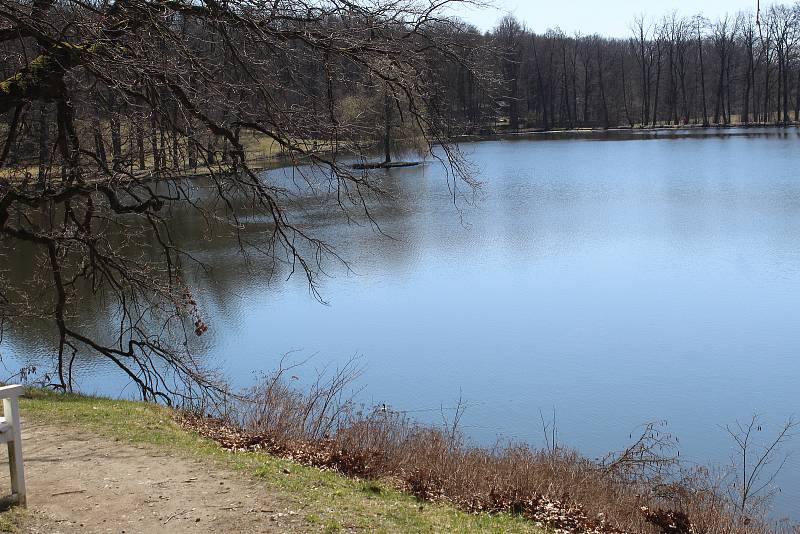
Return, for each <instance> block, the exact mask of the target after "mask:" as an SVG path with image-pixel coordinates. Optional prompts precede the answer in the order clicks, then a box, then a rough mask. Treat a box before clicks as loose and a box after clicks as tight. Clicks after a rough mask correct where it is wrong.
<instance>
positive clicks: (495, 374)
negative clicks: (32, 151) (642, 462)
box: [88, 130, 800, 518]
mask: <svg viewBox="0 0 800 534" xmlns="http://www.w3.org/2000/svg"><path fill="white" fill-rule="evenodd" d="M608 137H609V138H610V140H604V141H601V140H600V139H597V138H596V136H595V137H588V136H587V137H586V138H583V139H581V140H578V141H564V140H552V139H545V138H542V139H537V140H536V141H534V142H531V141H527V140H517V141H497V142H484V143H478V144H473V145H469V146H468V147H466V149H467V151H468V153H469V154H470V157H471V159H472V160H473V161H474V162H475V163H476V164H477V165H478V166H479V167H480V168H481V169H482V174H481V176H482V180H483V182H484V186H483V188H482V191H481V192H480V194H479V195H478V196H477V198H476V201H475V204H474V205H469V204H464V203H460V206H461V207H462V208H463V212H462V213H461V214H459V213H458V211H457V210H456V209H455V208H454V207H453V204H452V196H451V194H450V192H449V191H448V189H447V184H446V181H445V178H444V174H443V172H442V170H441V168H440V167H438V166H437V165H435V164H430V165H427V166H426V167H425V168H423V169H406V170H396V171H391V172H390V173H389V174H388V176H387V178H386V183H387V184H389V186H391V187H392V188H393V189H396V190H397V192H398V194H399V195H400V197H401V198H402V202H401V204H402V207H403V209H399V210H389V211H386V212H381V211H378V212H377V213H378V217H379V220H380V223H381V226H382V228H383V230H384V231H386V232H387V233H388V234H390V235H391V236H393V237H394V238H395V239H394V240H389V239H386V238H382V237H381V236H379V235H378V234H377V233H376V232H374V231H373V230H371V229H370V228H369V227H368V226H364V227H358V226H353V225H350V226H346V225H344V224H343V223H341V222H338V221H326V222H325V224H324V225H322V224H320V223H315V222H314V221H312V220H308V221H306V223H307V224H308V225H310V226H311V227H313V228H314V229H315V231H317V232H318V233H317V235H320V236H321V237H323V238H326V239H329V240H330V241H332V242H334V243H335V244H336V245H337V246H338V248H339V252H341V253H342V254H343V255H344V256H345V257H346V258H347V259H349V260H350V261H351V263H352V267H353V269H354V271H355V272H356V274H350V275H347V274H346V273H344V272H343V270H342V269H337V268H332V271H333V272H334V276H333V277H332V278H327V279H322V280H321V291H322V295H323V297H324V298H325V299H326V300H327V301H328V302H329V306H324V305H321V304H319V303H318V302H316V301H315V300H314V299H313V298H312V297H311V296H310V294H309V292H308V290H307V287H306V286H305V285H304V283H303V280H302V279H301V278H300V277H296V278H293V279H292V280H290V281H289V282H288V283H283V282H282V281H280V280H277V281H276V282H275V283H273V284H270V285H269V286H267V285H265V284H262V282H260V281H259V280H260V279H258V278H256V277H253V276H251V275H250V274H249V273H247V272H246V270H244V269H231V268H227V269H226V268H224V267H223V266H226V263H225V262H226V261H229V258H227V257H226V253H225V252H224V251H216V258H215V259H212V262H217V263H218V264H219V265H218V267H217V269H218V271H219V273H220V274H218V275H217V276H219V277H221V278H223V279H224V282H222V283H221V285H222V286H224V291H220V290H219V289H218V290H217V291H209V292H208V294H206V295H203V296H201V298H202V299H203V305H204V308H205V310H206V315H208V316H210V318H211V324H212V329H213V330H212V332H213V334H212V335H211V336H210V337H209V340H208V343H210V345H211V347H210V349H209V354H213V357H214V358H215V360H217V361H219V362H220V363H221V365H222V366H223V368H224V369H225V370H226V371H227V372H228V373H229V374H230V375H231V376H232V377H234V379H235V380H236V381H237V382H239V383H242V384H245V383H248V382H249V381H250V379H251V377H252V372H253V371H256V370H263V369H269V368H271V367H272V366H274V364H275V362H276V361H277V357H278V356H279V355H280V354H282V353H284V352H287V351H290V350H292V349H298V350H300V351H301V352H300V355H301V357H302V356H307V355H310V354H314V353H319V355H318V356H317V358H316V361H317V363H318V364H320V365H322V364H323V363H326V362H329V361H339V360H344V359H346V358H348V357H349V356H351V355H353V354H362V355H364V361H365V362H366V364H367V366H368V369H367V372H366V375H365V376H364V378H363V383H364V384H365V385H366V389H365V392H364V394H363V399H364V400H365V401H367V402H375V403H383V402H386V403H387V404H389V405H391V406H393V407H396V408H397V409H403V410H429V409H437V408H438V407H440V406H441V405H445V406H448V405H451V404H452V403H453V402H454V401H455V400H456V399H457V398H458V396H459V393H461V395H463V397H464V398H465V399H466V400H467V401H469V402H470V403H471V408H470V409H469V411H468V412H467V416H466V418H465V421H466V425H467V431H468V432H469V434H470V435H471V437H472V438H473V439H474V440H476V441H478V442H490V441H492V440H493V439H494V438H495V437H496V436H497V435H498V434H500V435H502V436H504V437H509V438H514V439H521V440H526V441H531V442H533V443H534V444H538V443H539V442H540V441H541V440H542V435H541V429H540V422H539V410H540V409H541V410H544V411H545V412H551V411H552V410H553V409H555V411H556V414H557V418H558V426H559V433H560V438H561V440H562V442H564V443H566V444H570V445H575V446H577V447H578V448H580V449H581V450H582V451H584V452H585V453H587V454H589V455H600V454H603V453H604V452H606V451H608V450H610V449H614V448H619V447H621V446H623V445H624V444H625V442H626V441H627V438H628V434H629V433H630V432H631V431H632V430H634V429H635V427H636V426H637V425H638V424H640V423H643V422H645V421H649V420H655V419H666V420H668V421H669V422H670V428H671V430H672V432H673V433H675V434H677V435H678V436H679V437H680V439H681V449H682V455H683V456H685V457H686V458H687V459H689V460H690V461H702V462H706V461H709V460H711V461H716V462H725V461H727V458H728V455H729V453H731V452H733V451H732V449H731V446H730V443H729V440H728V439H727V438H726V437H725V435H724V432H723V431H722V430H720V428H719V426H718V425H720V424H724V423H729V422H732V421H733V420H735V419H737V418H747V417H749V415H751V414H752V413H753V412H754V411H757V412H759V413H763V414H765V415H766V416H767V417H768V418H769V419H770V420H771V421H772V422H777V421H778V420H781V419H783V418H785V417H788V416H790V415H792V414H796V415H800V396H799V395H798V394H797V391H796V385H797V382H796V381H797V376H798V374H799V373H800V361H799V360H798V358H797V355H798V351H799V349H800V329H798V328H797V320H798V317H800V313H798V312H800V304H798V302H800V300H798V297H800V182H798V180H797V171H796V168H797V163H798V157H797V150H798V143H797V142H798V138H797V135H796V133H795V131H794V130H789V133H788V134H785V133H784V132H782V131H778V130H767V131H759V132H754V131H747V132H743V133H742V134H741V135H740V134H737V135H716V134H714V135H707V134H703V135H700V134H697V133H691V134H688V135H677V136H676V135H672V134H659V135H657V136H650V135H641V134H639V135H637V134H634V135H628V134H610V135H609V136H608ZM637 137H643V138H650V139H637V140H636V141H632V140H630V139H631V138H637ZM652 137H656V139H652ZM275 172H281V171H275ZM213 257H214V255H212V258H213ZM307 372H310V371H307ZM100 376H102V377H103V378H98V379H96V381H93V382H91V383H90V384H88V385H89V389H90V390H92V389H95V388H96V389H98V390H105V391H108V390H109V386H108V384H106V383H105V382H104V381H105V380H106V379H107V378H108V379H109V380H113V379H112V378H111V377H110V376H109V375H106V374H103V375H100ZM113 383H115V382H110V384H113ZM419 417H421V418H423V419H425V418H428V420H431V421H439V420H440V414H439V413H438V412H437V411H435V410H434V411H433V412H424V411H423V412H420V414H419ZM798 444H800V443H798V442H795V445H798ZM798 450H800V448H798ZM799 462H800V460H798V457H795V458H794V459H792V460H790V463H789V464H787V467H786V468H785V471H784V473H783V475H782V477H781V481H780V482H781V483H782V484H783V486H784V490H785V491H784V492H783V493H782V494H781V496H780V497H779V499H780V507H781V510H782V511H783V512H787V513H793V515H794V516H795V517H799V518H800V509H798V508H797V507H798V506H800V505H798V504H797V503H798V502H800V473H798V471H800V463H799Z"/></svg>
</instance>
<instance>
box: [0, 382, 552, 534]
mask: <svg viewBox="0 0 800 534" xmlns="http://www.w3.org/2000/svg"><path fill="white" fill-rule="evenodd" d="M21 410H22V414H23V417H24V419H25V420H26V421H30V422H35V423H39V424H42V423H43V424H49V425H53V426H69V427H70V428H74V427H78V428H81V429H85V430H88V431H90V432H92V433H95V434H97V435H101V436H105V437H108V438H110V440H112V441H113V440H121V441H125V442H130V443H135V444H148V445H152V446H155V447H159V448H164V449H166V450H169V451H170V452H172V453H180V454H185V455H187V456H190V457H194V458H200V459H202V460H204V461H207V462H208V463H209V466H210V468H211V469H220V470H224V469H230V470H237V471H239V472H241V473H243V474H245V475H247V476H250V477H253V478H254V479H257V480H259V481H260V482H261V483H263V484H264V485H265V487H266V488H267V489H268V490H269V491H272V492H274V493H276V494H277V495H278V496H279V497H280V498H282V499H286V500H287V501H288V502H293V503H295V504H297V505H298V507H302V509H303V514H304V521H305V522H306V524H307V526H308V531H309V532H338V531H345V530H360V531H365V532H527V533H534V534H542V533H543V532H544V531H543V530H541V529H538V528H537V527H536V526H535V525H534V524H533V523H531V522H530V521H526V520H524V519H521V518H518V517H514V516H511V515H508V514H499V515H489V514H467V513H464V512H460V511H458V510H456V509H455V508H453V507H451V506H447V505H443V504H432V503H427V502H426V503H423V502H420V501H418V500H417V499H416V498H414V497H412V496H409V495H406V494H404V493H401V492H398V491H396V490H393V489H391V487H390V485H389V484H384V483H382V482H375V481H359V480H354V479H349V478H345V477H342V476H340V475H338V474H336V473H334V472H331V471H323V470H320V469H317V468H313V467H306V466H302V465H299V464H296V463H294V462H291V461H287V460H284V459H280V458H276V457H274V456H270V455H268V454H264V453H255V452H240V453H231V452H227V451H225V450H223V449H222V448H221V447H220V446H219V445H217V444H215V443H213V442H211V441H209V440H206V439H203V438H201V437H199V436H198V435H196V434H193V433H191V432H187V431H185V430H182V429H181V428H179V427H178V425H176V424H175V423H174V422H173V414H172V412H171V411H170V410H169V409H167V408H163V407H159V406H153V405H147V404H143V403H137V402H128V401H117V400H109V399H101V398H95V397H84V396H77V395H55V394H52V393H48V392H43V391H38V390H37V391H31V392H30V395H29V397H28V398H26V399H23V400H22V404H21ZM286 470H288V471H289V472H291V474H292V476H286V474H285V471H286ZM24 522H25V515H24V514H22V515H20V514H19V512H14V511H12V512H7V513H6V514H5V516H4V517H2V519H0V532H2V531H13V529H14V527H15V525H16V526H17V527H19V526H20V525H21V528H22V530H23V531H24ZM346 527H347V528H346Z"/></svg>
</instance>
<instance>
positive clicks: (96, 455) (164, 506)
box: [0, 422, 307, 534]
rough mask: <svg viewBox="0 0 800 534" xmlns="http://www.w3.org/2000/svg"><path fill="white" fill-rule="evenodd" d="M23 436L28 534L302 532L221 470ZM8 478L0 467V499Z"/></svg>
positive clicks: (259, 490)
mask: <svg viewBox="0 0 800 534" xmlns="http://www.w3.org/2000/svg"><path fill="white" fill-rule="evenodd" d="M22 437H23V444H24V446H23V453H24V456H25V469H26V479H27V483H28V507H29V509H31V510H32V511H33V518H32V520H31V524H30V525H29V526H27V529H28V531H29V532H42V533H45V532H46V533H54V534H55V533H72V532H81V533H84V532H86V533H90V532H98V533H100V532H102V533H106V532H114V533H122V532H125V533H140V532H141V533H156V532H169V533H179V532H192V533H203V532H218V533H220V532H222V533H226V532H236V533H240V532H241V533H251V532H259V533H266V532H305V531H306V530H307V525H306V524H305V521H304V520H303V519H302V514H301V513H298V512H295V511H293V510H290V509H289V508H288V507H287V503H286V502H281V500H280V499H279V498H278V497H276V496H275V495H271V494H270V493H269V491H268V490H267V488H265V487H263V486H260V485H258V484H257V483H255V482H254V481H252V480H249V479H247V478H246V477H245V476H243V475H241V474H238V473H236V472H234V471H231V470H230V469H228V468H225V467H222V466H216V465H214V466H209V465H208V463H207V462H201V461H199V460H194V459H191V458H187V457H185V456H175V455H170V454H168V453H165V452H164V451H163V450H161V449H157V448H155V447H151V446H146V445H143V446H136V445H131V444H129V443H125V442H120V441H115V440H114V439H113V438H105V437H99V436H96V435H92V434H87V433H85V432H84V433H81V432H69V430H65V429H63V428H60V427H55V426H50V425H41V424H34V423H28V424H25V422H23V434H22ZM3 452H4V451H3ZM0 456H3V457H5V454H0ZM4 459H5V458H4ZM7 473H8V465H7V463H4V464H3V465H0V480H2V486H0V490H1V491H2V492H3V494H7V493H8V492H9V489H8V475H7Z"/></svg>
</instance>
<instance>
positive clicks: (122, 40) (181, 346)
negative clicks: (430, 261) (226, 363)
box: [0, 0, 481, 401]
mask: <svg viewBox="0 0 800 534" xmlns="http://www.w3.org/2000/svg"><path fill="white" fill-rule="evenodd" d="M450 3H452V2H449V1H447V0H445V1H444V2H427V1H419V2H416V1H413V0H408V1H403V2H394V1H389V0H387V1H383V0H378V1H363V2H362V1H342V0H320V1H313V2H312V1H305V0H275V1H270V2H265V3H258V2H256V3H253V2H249V1H246V0H227V1H225V2H217V1H216V0H110V1H108V0H89V1H80V2H79V1H77V0H74V1H73V0H60V1H58V2H56V1H54V0H32V1H28V0H23V1H19V0H0V46H1V47H2V54H3V62H2V63H3V66H2V71H3V72H0V76H2V79H3V81H2V82H0V113H2V114H3V115H4V116H5V121H4V124H3V126H2V127H0V133H1V134H2V145H0V246H1V247H2V253H3V254H4V255H5V256H13V255H15V254H31V255H33V256H34V257H35V260H34V261H31V262H30V265H31V268H30V271H29V272H16V273H6V276H13V277H14V278H15V280H21V283H18V284H15V285H14V286H13V287H16V288H17V289H15V290H12V289H11V287H12V286H11V285H9V284H5V283H2V280H0V284H2V285H0V314H2V320H3V321H4V322H9V321H10V322H11V326H12V328H16V329H24V328H26V326H27V325H28V324H29V323H30V322H32V321H37V320H39V321H41V320H50V321H53V322H54V323H55V326H56V331H57V347H58V356H57V359H56V369H55V372H54V376H55V379H54V380H53V382H54V384H53V385H54V386H55V387H57V388H61V389H64V390H69V389H71V388H72V385H73V381H74V377H73V365H72V364H73V361H74V359H75V355H76V354H83V353H89V352H91V353H97V354H101V355H103V356H105V357H107V358H108V359H110V360H111V361H113V362H114V363H115V364H116V365H117V366H119V368H120V369H122V370H123V371H124V372H125V373H127V375H128V377H129V378H130V380H131V381H133V382H134V383H135V384H136V385H137V386H138V387H139V389H140V390H141V393H142V395H143V396H144V397H146V398H150V399H161V400H165V401H169V400H171V399H175V398H180V397H182V396H194V395H197V394H199V393H201V392H206V393H208V392H214V391H217V388H218V387H219V386H218V384H217V383H216V382H215V380H214V378H213V376H211V375H209V374H208V373H206V372H205V371H204V370H203V369H202V368H201V366H200V365H199V364H197V363H196V362H195V360H194V359H193V357H192V352H191V351H190V350H189V349H188V348H187V347H188V346H189V345H187V343H186V341H187V339H188V338H189V337H191V336H192V335H194V334H197V335H201V334H202V333H203V332H204V331H205V329H206V325H205V324H204V322H203V319H202V317H201V316H200V313H199V311H198V307H197V304H196V302H195V299H194V297H193V295H192V288H191V287H188V285H187V282H186V277H185V272H186V269H187V267H188V266H189V265H190V264H193V263H195V262H198V261H199V260H197V259H196V258H195V257H194V256H192V255H191V254H190V253H189V251H186V250H183V249H182V247H181V245H182V243H181V242H180V240H179V239H174V238H173V235H171V233H170V230H169V226H168V225H167V222H168V221H169V219H170V217H171V215H172V213H173V212H174V211H175V210H176V209H178V208H179V207H180V208H185V207H187V206H189V207H191V208H193V209H196V210H197V219H196V220H197V221H198V222H197V224H199V225H206V226H207V228H208V230H207V231H208V232H213V233H214V234H215V235H220V234H225V235H228V236H230V237H231V239H233V243H235V244H236V246H237V247H238V248H239V251H240V252H241V253H243V254H244V253H251V252H258V253H262V254H264V255H265V257H267V258H269V259H270V260H271V261H272V262H273V263H274V264H275V265H281V264H283V265H285V266H287V268H288V269H290V270H291V271H292V272H294V271H295V269H296V270H297V271H298V272H300V273H303V275H304V276H307V277H308V281H309V283H310V284H311V288H312V290H315V286H314V283H315V277H316V275H317V274H318V271H319V268H320V262H321V261H322V259H323V257H325V256H326V255H328V254H334V255H335V253H334V252H333V251H332V250H331V249H330V248H329V247H328V246H327V245H326V244H325V243H324V242H322V241H320V240H317V239H315V238H314V237H313V236H312V235H310V234H308V233H307V231H306V230H305V229H304V228H302V227H301V226H299V225H298V224H296V222H295V221H294V219H293V217H292V214H291V212H290V211H289V210H288V209H287V206H289V205H290V203H291V202H292V201H293V196H294V195H295V194H297V189H291V188H289V187H287V186H286V185H285V184H282V183H277V182H273V181H271V178H270V175H268V174H264V173H259V172H257V170H256V169H257V167H256V164H255V163H254V162H255V161H256V158H257V157H258V156H259V155H263V154H262V153H263V152H265V151H271V152H280V153H282V154H283V155H284V156H285V157H287V158H289V160H290V162H291V163H292V164H294V165H298V166H299V165H300V164H303V167H302V168H300V169H299V170H298V172H299V173H300V174H299V176H301V177H305V178H307V179H308V184H309V185H308V187H309V188H311V187H312V186H316V185H317V184H318V183H319V181H320V179H326V180H327V181H328V182H329V184H330V186H329V187H328V189H327V190H328V191H329V192H330V194H328V195H327V196H325V199H326V201H327V202H329V204H328V206H329V208H330V209H336V210H341V211H343V212H345V214H347V216H356V215H357V214H359V213H360V214H361V215H362V216H364V214H365V213H366V217H370V214H369V205H370V201H371V199H372V198H374V197H378V196H381V195H384V194H385V193H384V191H383V189H382V188H381V184H380V181H379V180H378V179H376V178H375V177H373V176H371V175H369V174H367V173H361V172H355V171H352V170H350V168H349V166H347V165H345V164H344V163H343V161H342V159H343V155H346V156H347V157H349V158H351V157H353V156H359V155H366V154H367V152H368V151H370V150H373V149H375V148H376V146H375V145H376V143H375V141H376V140H380V139H381V138H382V137H383V136H382V135H381V134H383V133H385V134H387V135H386V136H387V137H388V129H389V127H390V125H391V120H392V117H391V113H393V112H397V111H398V110H399V111H400V112H401V113H402V118H403V121H404V122H410V123H413V124H414V125H415V131H417V132H419V134H420V135H421V136H423V137H424V140H425V141H426V143H427V145H426V146H427V147H428V148H429V150H431V151H433V148H432V147H433V146H434V145H440V146H441V148H440V149H437V152H436V155H437V156H438V157H440V158H442V155H443V156H444V157H443V158H442V159H443V160H444V161H445V163H447V164H448V165H449V168H450V170H451V171H452V172H451V173H449V176H450V177H451V179H452V180H453V183H452V184H451V185H452V186H453V187H458V184H459V183H463V181H466V182H467V183H470V177H469V175H468V173H467V172H466V168H465V166H464V164H463V161H462V159H461V158H460V157H459V155H458V152H457V151H456V150H455V149H454V148H453V147H451V146H450V145H449V144H448V141H447V138H446V133H447V132H448V131H449V128H450V127H451V125H449V124H448V116H447V114H445V113H443V110H446V109H447V106H446V105H445V103H444V102H443V100H442V98H443V94H444V92H443V91H442V86H443V85H444V83H443V80H441V79H440V78H439V76H437V69H436V68H433V67H432V66H439V65H444V64H449V65H454V66H455V68H457V69H459V70H460V71H461V72H465V73H468V74H467V76H469V77H470V79H471V80H479V79H480V78H481V75H480V74H478V73H477V71H476V70H475V69H474V68H473V65H471V64H470V63H468V62H467V61H466V59H465V58H467V57H471V58H473V59H477V56H476V54H475V46H474V41H475V40H474V36H470V38H468V39H464V38H462V37H461V36H462V34H464V33H465V32H470V30H469V29H468V28H465V27H463V25H461V24H460V23H457V22H453V21H451V20H449V19H447V18H445V17H444V16H443V15H442V11H443V9H445V8H448V5H447V4H450ZM473 33H474V32H473ZM459 43H473V44H472V45H470V46H469V47H467V46H462V45H461V44H459ZM384 96H385V99H386V109H385V110H383V109H381V108H382V107H383V104H384V102H383V101H382V100H383V98H384ZM348 98H357V99H358V100H359V102H361V105H360V106H359V108H358V112H357V113H351V112H350V111H348V110H352V108H353V107H352V106H350V108H348V106H347V105H345V104H346V102H347V99H348ZM382 113H386V114H387V118H386V122H385V125H384V124H381V121H380V120H377V121H376V120H365V119H369V117H373V118H374V117H380V116H381V114H382ZM384 126H385V130H386V131H385V132H382V130H384ZM387 141H388V140H387ZM190 174H191V175H197V174H203V175H207V176H208V177H209V178H208V180H209V181H210V183H211V184H212V187H211V191H212V197H213V198H212V201H211V202H205V203H203V204H201V203H199V202H197V197H196V194H195V193H194V189H193V187H192V186H191V183H190V182H188V181H187V180H186V179H185V177H186V176H187V175H190ZM242 206H247V209H246V210H245V209H243V208H242ZM252 220H258V221H260V222H261V223H262V224H264V227H265V228H266V229H265V230H264V231H262V232H260V233H259V234H258V239H253V236H252V235H250V234H248V235H247V236H243V234H242V232H241V231H240V230H241V229H242V228H243V227H244V225H245V223H247V222H249V221H252ZM265 220H266V221H267V222H266V223H263V221H265ZM112 236H123V238H122V239H112ZM0 276H3V273H2V272H0ZM20 288H22V289H20ZM87 289H88V290H89V291H90V292H91V293H92V294H96V295H102V297H103V299H104V302H106V303H111V304H110V305H109V307H108V311H107V314H108V317H109V322H113V323H114V324H116V327H115V331H114V332H113V335H109V332H107V331H106V332H100V333H98V332H93V331H91V330H90V329H89V327H87V326H86V325H85V324H83V323H82V322H81V321H80V320H78V319H77V316H78V315H79V312H80V309H81V306H86V305H89V304H87V303H85V302H81V301H80V300H79V297H78V295H80V294H85V292H86V290H87Z"/></svg>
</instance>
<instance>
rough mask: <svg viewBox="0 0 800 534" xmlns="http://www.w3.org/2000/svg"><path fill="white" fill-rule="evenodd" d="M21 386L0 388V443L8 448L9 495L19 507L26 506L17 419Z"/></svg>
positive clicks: (20, 441)
mask: <svg viewBox="0 0 800 534" xmlns="http://www.w3.org/2000/svg"><path fill="white" fill-rule="evenodd" d="M24 392H25V388H23V387H22V386H18V385H15V386H4V387H0V399H3V417H2V418H0V419H1V420H0V443H6V445H7V446H8V466H9V469H10V471H11V493H12V497H14V498H15V499H16V501H17V503H18V504H19V505H20V506H26V504H27V502H26V501H27V499H26V493H25V465H24V464H23V462H22V426H21V423H20V418H19V396H20V395H22V394H23V393H24Z"/></svg>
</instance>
